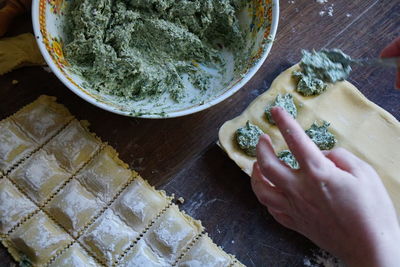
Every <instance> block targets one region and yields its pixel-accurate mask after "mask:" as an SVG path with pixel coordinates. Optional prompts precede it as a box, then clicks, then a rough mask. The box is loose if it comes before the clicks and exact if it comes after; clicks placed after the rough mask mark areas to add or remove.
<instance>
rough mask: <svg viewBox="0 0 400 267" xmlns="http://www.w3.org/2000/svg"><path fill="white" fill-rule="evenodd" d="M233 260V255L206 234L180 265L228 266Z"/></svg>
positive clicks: (181, 266) (187, 266) (182, 266)
mask: <svg viewBox="0 0 400 267" xmlns="http://www.w3.org/2000/svg"><path fill="white" fill-rule="evenodd" d="M231 262H232V258H231V256H230V255H228V254H227V253H225V252H224V251H223V250H222V249H221V248H220V247H218V246H217V245H215V244H214V243H213V241H212V240H211V239H210V238H209V237H208V236H207V235H204V236H202V237H201V238H200V239H199V240H197V241H196V243H195V244H194V245H193V246H192V247H191V248H190V250H189V251H188V252H187V253H186V254H185V256H183V257H182V259H180V260H179V262H178V266H179V267H190V266H204V267H228V266H230V263H231Z"/></svg>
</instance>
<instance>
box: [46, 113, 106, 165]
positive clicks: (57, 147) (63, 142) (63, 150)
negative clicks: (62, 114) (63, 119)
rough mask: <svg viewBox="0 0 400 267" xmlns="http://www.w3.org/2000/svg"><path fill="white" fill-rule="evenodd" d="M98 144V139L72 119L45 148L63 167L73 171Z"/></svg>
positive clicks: (93, 151)
mask: <svg viewBox="0 0 400 267" xmlns="http://www.w3.org/2000/svg"><path fill="white" fill-rule="evenodd" d="M99 146H100V141H99V140H98V139H97V138H96V137H94V136H93V135H92V134H91V133H90V132H89V131H88V130H87V129H86V128H85V127H83V126H82V125H81V123H80V122H79V121H77V120H74V121H72V122H71V123H70V124H69V125H68V126H67V127H66V128H65V129H64V130H62V131H61V132H60V133H59V134H58V135H57V136H56V137H55V138H54V139H52V140H51V141H50V142H49V143H48V144H47V145H46V146H45V149H46V151H48V152H49V153H50V154H54V156H55V157H56V159H57V160H58V161H59V162H60V164H61V165H62V166H63V167H64V168H66V169H68V170H69V171H71V172H75V171H76V170H77V169H79V168H80V167H81V166H82V165H83V164H84V163H86V162H87V161H88V160H89V159H90V158H91V157H92V155H93V154H94V153H95V152H96V151H97V149H98V148H99Z"/></svg>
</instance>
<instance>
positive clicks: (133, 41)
mask: <svg viewBox="0 0 400 267" xmlns="http://www.w3.org/2000/svg"><path fill="white" fill-rule="evenodd" d="M243 2H245V1H239V0H224V1H221V0H130V1H129V0H80V1H71V2H70V4H69V5H68V8H67V10H66V23H65V33H66V40H65V48H64V53H65V56H66V58H67V60H68V61H69V62H70V63H71V64H72V66H73V70H74V71H75V72H76V73H78V74H80V75H81V76H83V77H84V78H85V80H86V81H87V83H88V86H90V87H91V88H92V89H94V90H97V91H99V92H103V93H106V94H111V95H116V96H121V97H123V98H126V99H144V98H148V97H151V96H153V97H158V96H160V95H161V94H163V93H167V94H169V95H170V97H171V98H172V99H174V100H175V101H177V102H179V101H180V99H182V97H183V96H184V95H185V89H186V88H185V84H184V82H185V79H186V80H188V81H189V82H191V83H192V84H193V85H194V86H195V87H197V88H198V89H200V90H206V89H207V88H208V87H209V80H210V75H209V74H208V73H207V71H205V70H204V69H203V68H200V67H199V64H198V63H201V64H203V65H204V66H205V67H209V68H215V69H223V66H224V65H225V63H226V62H225V61H224V59H223V57H222V56H221V51H222V47H224V48H227V49H230V50H232V51H239V50H240V49H241V48H243V47H244V33H243V32H242V31H241V29H240V27H239V23H238V20H237V18H236V12H237V11H238V10H239V8H240V5H241V4H242V3H243ZM217 66H218V67H217ZM185 75H188V77H186V76H185ZM185 77H186V78H185Z"/></svg>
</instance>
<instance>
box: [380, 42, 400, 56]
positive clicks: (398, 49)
mask: <svg viewBox="0 0 400 267" xmlns="http://www.w3.org/2000/svg"><path fill="white" fill-rule="evenodd" d="M398 56H400V37H398V38H396V39H395V40H394V41H393V42H391V43H390V44H389V45H388V46H386V47H385V48H384V49H383V50H382V52H381V57H398Z"/></svg>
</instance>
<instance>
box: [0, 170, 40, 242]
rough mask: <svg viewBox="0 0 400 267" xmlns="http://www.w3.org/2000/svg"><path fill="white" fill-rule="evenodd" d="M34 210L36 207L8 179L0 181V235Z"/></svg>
mask: <svg viewBox="0 0 400 267" xmlns="http://www.w3.org/2000/svg"><path fill="white" fill-rule="evenodd" d="M34 210H36V205H35V204H34V203H33V202H32V201H30V200H29V199H28V198H27V197H25V196H24V195H23V194H22V193H21V192H19V191H18V189H17V188H15V186H14V185H13V184H12V183H11V182H10V181H9V180H8V179H6V178H3V179H0V233H3V234H5V233H7V232H8V231H9V230H11V228H12V227H13V226H14V225H16V224H17V223H18V222H19V221H20V220H21V219H22V218H24V217H25V216H26V215H28V214H29V213H31V212H33V211H34Z"/></svg>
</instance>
